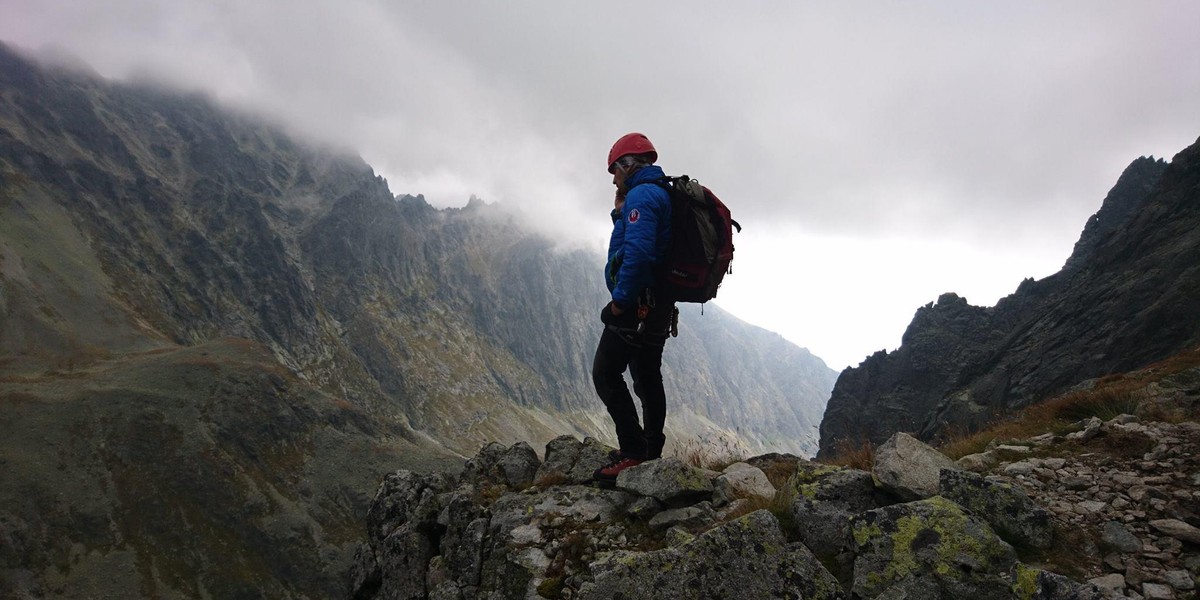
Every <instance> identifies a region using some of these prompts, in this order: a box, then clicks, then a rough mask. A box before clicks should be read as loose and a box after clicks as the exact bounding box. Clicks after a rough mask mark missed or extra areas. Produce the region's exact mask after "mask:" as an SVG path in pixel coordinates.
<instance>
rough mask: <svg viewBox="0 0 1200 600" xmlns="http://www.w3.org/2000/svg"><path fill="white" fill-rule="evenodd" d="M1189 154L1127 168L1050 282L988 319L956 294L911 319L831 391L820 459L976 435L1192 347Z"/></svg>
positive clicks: (1198, 333)
mask: <svg viewBox="0 0 1200 600" xmlns="http://www.w3.org/2000/svg"><path fill="white" fill-rule="evenodd" d="M1198 190H1200V144H1195V145H1193V146H1191V147H1189V148H1187V149H1185V150H1183V151H1182V152H1180V153H1179V154H1178V155H1176V156H1175V157H1174V159H1173V160H1172V161H1171V163H1170V164H1169V165H1167V164H1164V163H1163V162H1162V161H1161V160H1155V159H1152V158H1142V159H1138V160H1136V161H1134V162H1133V164H1131V165H1130V166H1129V168H1128V169H1127V170H1126V171H1125V173H1124V174H1123V175H1122V177H1121V179H1120V181H1119V182H1118V183H1117V185H1116V186H1115V187H1114V188H1113V190H1112V192H1110V194H1109V195H1108V197H1107V198H1106V199H1105V201H1104V205H1103V206H1102V207H1101V209H1100V211H1099V212H1097V213H1096V215H1095V216H1093V217H1092V219H1091V220H1089V222H1088V224H1087V226H1086V228H1085V230H1084V232H1083V235H1082V236H1081V238H1080V240H1079V242H1078V243H1077V244H1076V247H1075V251H1074V253H1073V254H1072V256H1071V258H1070V259H1069V260H1068V261H1067V263H1066V265H1065V266H1064V268H1063V270H1062V271H1061V272H1059V273H1057V274H1055V275H1052V276H1050V277H1047V278H1045V279H1042V280H1039V281H1034V280H1026V281H1024V282H1022V283H1021V284H1020V285H1019V286H1018V288H1017V290H1016V292H1015V293H1013V294H1012V295H1010V296H1008V297H1006V298H1003V299H1001V300H1000V301H999V302H998V303H997V304H996V306H994V307H988V308H985V307H978V306H972V305H970V304H968V303H967V301H966V299H964V298H961V297H959V296H957V295H955V294H944V295H942V296H941V297H939V298H938V300H937V301H936V302H935V303H930V304H928V305H926V306H924V307H922V308H920V309H918V310H917V312H916V315H915V316H914V318H913V321H912V323H911V324H910V325H909V327H908V329H907V330H906V331H905V333H904V336H903V339H902V343H901V345H900V347H899V348H898V349H897V350H895V351H894V352H890V353H888V352H882V351H881V352H878V353H876V354H874V355H872V356H870V357H868V358H867V359H866V360H864V361H863V363H862V364H861V365H859V366H858V367H855V368H850V369H846V370H845V371H843V372H842V374H841V375H840V376H839V378H838V382H837V384H836V385H835V387H834V390H833V393H832V394H831V396H830V400H829V404H828V406H827V408H826V411H825V417H824V419H823V420H822V422H821V450H820V452H819V455H820V456H830V455H833V454H835V453H837V452H838V451H839V450H840V449H842V447H844V446H855V447H857V446H862V445H864V444H871V445H876V446H877V445H879V444H881V443H882V442H883V441H884V440H886V439H887V438H888V437H890V436H891V435H892V434H893V433H895V432H897V431H907V432H912V433H914V435H916V436H917V437H919V438H921V439H923V440H931V439H934V438H937V437H939V436H943V435H945V434H946V433H947V432H948V431H955V432H961V431H970V430H974V429H978V428H979V427H981V426H983V425H984V424H987V423H989V422H991V421H993V420H994V419H997V418H999V417H1002V416H1003V415H1006V414H1009V413H1011V412H1012V411H1013V410H1015V409H1017V408H1020V407H1023V406H1027V405H1029V404H1033V403H1036V402H1040V401H1042V400H1044V399H1045V398H1047V397H1049V396H1050V395H1052V394H1055V393H1058V392H1062V391H1064V390H1066V389H1068V388H1070V387H1072V386H1074V385H1076V384H1079V383H1080V382H1083V381H1086V380H1089V379H1092V378H1096V377H1100V376H1103V375H1106V374H1110V373H1122V372H1126V371H1130V370H1133V369H1136V368H1140V367H1143V366H1145V365H1148V364H1150V363H1153V362H1155V361H1159V360H1163V359H1165V358H1167V357H1169V356H1172V355H1174V354H1176V353H1178V352H1181V351H1184V350H1188V349H1191V348H1194V347H1196V346H1197V345H1198V344H1200V304H1198V303H1196V302H1195V298H1197V297H1200V201H1198V194H1200V191H1198Z"/></svg>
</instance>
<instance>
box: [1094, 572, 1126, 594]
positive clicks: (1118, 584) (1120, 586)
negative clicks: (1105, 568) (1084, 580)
mask: <svg viewBox="0 0 1200 600" xmlns="http://www.w3.org/2000/svg"><path fill="white" fill-rule="evenodd" d="M1088 583H1090V584H1093V585H1095V586H1096V587H1099V588H1101V589H1105V590H1109V591H1111V592H1115V593H1118V594H1119V593H1122V592H1124V591H1125V576H1124V575H1122V574H1120V573H1109V574H1108V575H1104V576H1101V577H1093V578H1091V579H1089V580H1088Z"/></svg>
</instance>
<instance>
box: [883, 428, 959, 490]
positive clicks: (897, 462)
mask: <svg viewBox="0 0 1200 600" xmlns="http://www.w3.org/2000/svg"><path fill="white" fill-rule="evenodd" d="M956 468H957V466H956V465H955V464H954V461H952V460H950V459H949V458H947V457H946V455H944V454H942V453H941V452H938V451H937V450H934V449H933V448H931V447H929V446H928V445H926V444H925V443H924V442H921V441H920V440H918V439H917V438H915V437H913V436H911V435H909V434H907V433H903V432H901V433H897V434H895V435H893V436H892V437H890V438H888V440H887V441H886V442H884V443H883V445H881V446H880V447H879V448H877V449H876V450H875V465H874V467H873V468H872V470H871V472H872V473H873V474H874V475H875V478H876V479H877V480H878V481H879V484H880V486H881V487H883V489H885V490H887V491H889V492H891V493H893V494H895V495H896V496H897V497H899V498H901V499H904V500H917V499H920V498H928V497H930V496H933V495H936V494H937V493H938V474H939V473H940V472H941V470H942V469H956Z"/></svg>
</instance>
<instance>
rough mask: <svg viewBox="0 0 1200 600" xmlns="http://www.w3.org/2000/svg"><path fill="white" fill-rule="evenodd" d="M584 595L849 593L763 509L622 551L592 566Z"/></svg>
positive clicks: (694, 597)
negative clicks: (661, 544) (654, 545)
mask: <svg viewBox="0 0 1200 600" xmlns="http://www.w3.org/2000/svg"><path fill="white" fill-rule="evenodd" d="M592 572H593V575H594V581H593V582H590V583H587V584H584V586H583V587H582V588H581V589H580V591H579V595H578V598H579V599H580V600H616V599H618V598H644V597H653V598H655V600H717V599H727V598H805V599H810V598H811V599H833V598H842V597H844V595H843V592H842V590H841V588H840V586H839V585H838V583H837V580H836V579H834V577H833V575H831V574H830V573H829V572H828V571H826V570H825V567H823V566H822V565H821V563H820V561H818V560H817V559H816V557H815V556H813V555H812V553H811V552H810V551H809V550H808V549H807V548H805V547H804V546H803V545H801V544H792V545H789V544H788V543H787V541H786V540H785V539H784V537H783V533H782V532H781V531H780V530H779V524H778V522H777V521H776V520H775V517H774V516H772V515H771V513H769V512H767V511H765V510H760V511H756V512H753V513H751V514H749V515H746V516H744V517H742V518H740V519H736V520H734V521H731V522H729V523H726V524H724V525H721V526H720V527H717V528H715V529H712V530H709V531H706V532H704V533H703V534H701V535H699V536H696V538H695V539H692V540H690V541H687V542H684V543H683V544H681V545H679V546H675V547H670V548H665V549H663V550H657V551H654V552H646V553H633V552H621V553H617V554H615V555H613V556H611V557H609V558H608V559H607V560H603V561H601V562H598V563H596V564H594V565H593V566H592Z"/></svg>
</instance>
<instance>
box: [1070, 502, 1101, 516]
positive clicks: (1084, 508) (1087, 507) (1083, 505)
mask: <svg viewBox="0 0 1200 600" xmlns="http://www.w3.org/2000/svg"><path fill="white" fill-rule="evenodd" d="M1107 507H1108V504H1107V503H1105V502H1100V501H1099V500H1084V501H1083V502H1079V503H1077V504H1076V505H1075V510H1076V512H1078V513H1079V514H1081V515H1090V514H1092V513H1098V512H1101V511H1103V510H1104V509H1105V508H1107Z"/></svg>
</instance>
